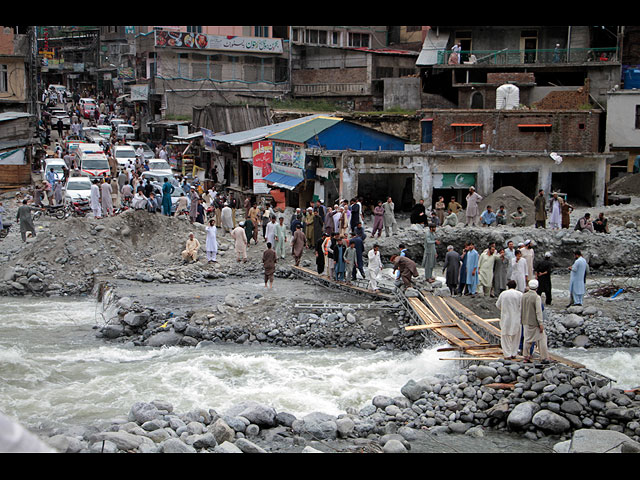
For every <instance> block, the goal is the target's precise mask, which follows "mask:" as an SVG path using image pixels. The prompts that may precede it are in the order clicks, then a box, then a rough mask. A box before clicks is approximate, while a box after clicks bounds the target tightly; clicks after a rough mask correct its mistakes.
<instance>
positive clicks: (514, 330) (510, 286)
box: [496, 280, 522, 359]
mask: <svg viewBox="0 0 640 480" xmlns="http://www.w3.org/2000/svg"><path fill="white" fill-rule="evenodd" d="M496 307H498V310H500V346H501V347H502V354H503V356H504V357H505V358H508V359H512V358H514V357H515V356H516V355H517V354H518V347H519V346H520V332H521V330H522V324H521V318H522V292H520V291H518V290H516V282H515V281H514V280H509V281H508V282H507V290H505V291H504V292H502V293H501V294H500V295H499V296H498V301H497V302H496Z"/></svg>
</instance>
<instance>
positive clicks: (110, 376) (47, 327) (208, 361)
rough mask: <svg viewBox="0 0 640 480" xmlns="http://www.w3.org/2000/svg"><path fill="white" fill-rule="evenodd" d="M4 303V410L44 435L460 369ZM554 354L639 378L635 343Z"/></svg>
mask: <svg viewBox="0 0 640 480" xmlns="http://www.w3.org/2000/svg"><path fill="white" fill-rule="evenodd" d="M0 309H1V310H0V311H2V322H0V378H1V379H2V382H1V383H0V410H1V411H2V412H4V413H5V414H6V415H8V416H10V417H12V418H14V419H16V420H17V421H18V422H20V423H21V424H22V425H24V426H25V427H27V428H29V429H32V430H38V431H42V432H49V431H52V430H53V429H56V428H66V427H72V426H75V425H82V426H86V425H92V424H96V423H100V422H110V421H111V420H113V419H115V418H117V417H122V416H126V415H127V414H128V412H129V410H130V408H131V405H133V403H135V402H138V401H144V402H150V401H153V400H164V401H168V402H170V403H172V404H173V405H174V408H175V411H177V412H181V413H186V412H188V411H189V410H191V409H195V408H213V409H214V410H216V411H218V412H219V413H221V412H224V411H225V409H226V408H228V407H230V406H232V405H234V404H236V403H239V402H242V401H245V400H254V401H257V402H261V403H265V404H269V405H271V406H273V407H274V408H275V409H276V410H277V411H286V412H289V413H292V414H294V415H296V416H302V415H305V414H307V413H310V412H314V411H321V412H324V413H328V414H334V415H338V414H340V413H344V411H345V409H347V408H348V407H353V408H356V409H360V408H362V407H363V406H365V405H367V404H369V403H370V402H371V399H372V398H373V397H374V396H376V395H388V396H392V397H394V396H400V395H401V394H400V388H401V387H402V386H403V385H404V384H405V383H406V382H407V381H408V380H410V379H414V380H418V379H421V378H424V377H429V376H435V375H449V374H453V373H455V368H456V367H455V364H454V362H443V361H440V360H439V359H438V358H439V357H440V356H442V354H440V353H438V352H436V350H437V348H438V347H433V348H430V349H426V350H424V351H423V352H421V353H420V354H418V355H416V354H414V353H408V352H388V351H381V352H370V351H362V350H355V349H354V350H348V349H335V350H324V349H323V350H309V349H299V348H286V349H285V348H276V347H263V346H248V347H247V346H238V345H227V344H215V345H212V346H210V347H205V348H181V347H171V348H162V349H151V348H142V347H127V346H125V345H122V344H115V343H107V342H105V341H104V340H102V339H98V338H96V337H95V332H96V330H95V328H94V327H95V326H97V325H99V324H100V322H101V321H102V319H101V318H100V315H99V311H100V310H99V307H98V305H97V303H96V302H95V300H93V299H91V298H86V299H49V298H30V297H24V298H19V297H11V298H2V297H0ZM558 353H560V354H561V355H563V356H566V357H568V358H571V359H574V360H577V361H580V362H583V363H585V364H586V365H587V366H589V367H590V368H593V369H594V370H597V371H601V372H602V373H604V374H606V375H608V376H610V377H612V378H615V379H616V380H618V383H617V384H616V385H615V386H618V387H620V388H627V387H628V388H631V387H634V386H638V385H640V368H638V367H640V352H639V351H638V350H635V351H634V350H616V351H611V350H606V349H603V350H568V349H566V350H562V351H558ZM456 445H459V444H456ZM510 445H514V443H511V444H510ZM470 448H471V447H470ZM474 448H475V447H474ZM523 448H524V447H523Z"/></svg>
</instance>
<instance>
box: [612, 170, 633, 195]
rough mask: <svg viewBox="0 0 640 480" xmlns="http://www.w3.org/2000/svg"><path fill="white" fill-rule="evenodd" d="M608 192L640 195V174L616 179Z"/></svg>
mask: <svg viewBox="0 0 640 480" xmlns="http://www.w3.org/2000/svg"><path fill="white" fill-rule="evenodd" d="M608 190H609V191H610V192H612V193H618V194H623V195H640V173H632V174H628V175H623V176H620V177H616V178H614V179H613V180H612V181H611V182H610V183H609V187H608Z"/></svg>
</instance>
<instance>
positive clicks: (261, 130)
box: [212, 114, 321, 145]
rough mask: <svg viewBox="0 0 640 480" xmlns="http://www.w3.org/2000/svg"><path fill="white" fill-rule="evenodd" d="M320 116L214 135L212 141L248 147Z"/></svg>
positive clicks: (310, 116)
mask: <svg viewBox="0 0 640 480" xmlns="http://www.w3.org/2000/svg"><path fill="white" fill-rule="evenodd" d="M319 116H321V115H320V114H316V115H309V116H306V117H302V118H296V119H294V120H288V121H286V122H281V123H274V124H273V125H266V126H264V127H258V128H254V129H252V130H244V131H242V132H235V133H228V134H226V135H213V136H212V139H213V140H215V141H216V142H223V143H228V144H229V145H246V144H248V143H251V142H257V141H258V140H262V139H264V138H265V137H267V136H268V135H271V134H273V133H277V132H280V131H282V130H286V129H287V128H291V127H294V126H296V125H299V124H301V123H304V122H307V121H309V120H310V119H313V118H316V117H319Z"/></svg>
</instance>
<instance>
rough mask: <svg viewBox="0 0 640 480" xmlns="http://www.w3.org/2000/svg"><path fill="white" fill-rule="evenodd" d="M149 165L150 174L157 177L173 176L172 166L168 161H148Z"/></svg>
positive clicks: (153, 159)
mask: <svg viewBox="0 0 640 480" xmlns="http://www.w3.org/2000/svg"><path fill="white" fill-rule="evenodd" d="M148 164H149V172H151V173H153V174H155V175H158V176H159V175H173V172H172V171H171V165H169V164H168V163H167V161H166V160H163V159H161V158H152V159H151V160H148Z"/></svg>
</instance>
